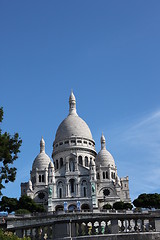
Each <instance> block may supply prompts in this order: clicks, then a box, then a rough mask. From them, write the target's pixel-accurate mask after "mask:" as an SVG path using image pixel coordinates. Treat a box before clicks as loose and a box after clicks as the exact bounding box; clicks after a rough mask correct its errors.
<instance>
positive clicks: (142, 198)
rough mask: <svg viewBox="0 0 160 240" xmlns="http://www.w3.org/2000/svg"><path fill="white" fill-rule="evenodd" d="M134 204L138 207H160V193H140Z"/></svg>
mask: <svg viewBox="0 0 160 240" xmlns="http://www.w3.org/2000/svg"><path fill="white" fill-rule="evenodd" d="M133 204H134V206H135V207H137V208H139V207H140V208H160V194H158V193H152V194H146V193H143V194H140V195H139V196H138V198H137V199H135V200H134V201H133Z"/></svg>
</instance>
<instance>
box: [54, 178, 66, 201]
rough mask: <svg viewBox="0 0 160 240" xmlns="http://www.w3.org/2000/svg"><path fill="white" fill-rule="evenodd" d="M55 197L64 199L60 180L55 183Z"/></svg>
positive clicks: (62, 183) (62, 184)
mask: <svg viewBox="0 0 160 240" xmlns="http://www.w3.org/2000/svg"><path fill="white" fill-rule="evenodd" d="M56 185H57V197H58V198H63V197H64V194H65V189H64V186H65V184H64V182H63V181H62V180H61V179H60V180H59V181H58V182H57V184H56Z"/></svg>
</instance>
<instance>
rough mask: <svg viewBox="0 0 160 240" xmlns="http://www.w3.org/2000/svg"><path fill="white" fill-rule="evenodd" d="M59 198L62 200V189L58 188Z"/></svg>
mask: <svg viewBox="0 0 160 240" xmlns="http://www.w3.org/2000/svg"><path fill="white" fill-rule="evenodd" d="M59 198H62V188H59Z"/></svg>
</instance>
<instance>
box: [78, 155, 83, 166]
mask: <svg viewBox="0 0 160 240" xmlns="http://www.w3.org/2000/svg"><path fill="white" fill-rule="evenodd" d="M78 163H79V164H80V165H83V162H82V156H79V157H78Z"/></svg>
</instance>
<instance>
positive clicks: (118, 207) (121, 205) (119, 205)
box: [113, 201, 124, 210]
mask: <svg viewBox="0 0 160 240" xmlns="http://www.w3.org/2000/svg"><path fill="white" fill-rule="evenodd" d="M113 208H114V209H116V210H123V209H124V202H122V201H120V202H115V203H113Z"/></svg>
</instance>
